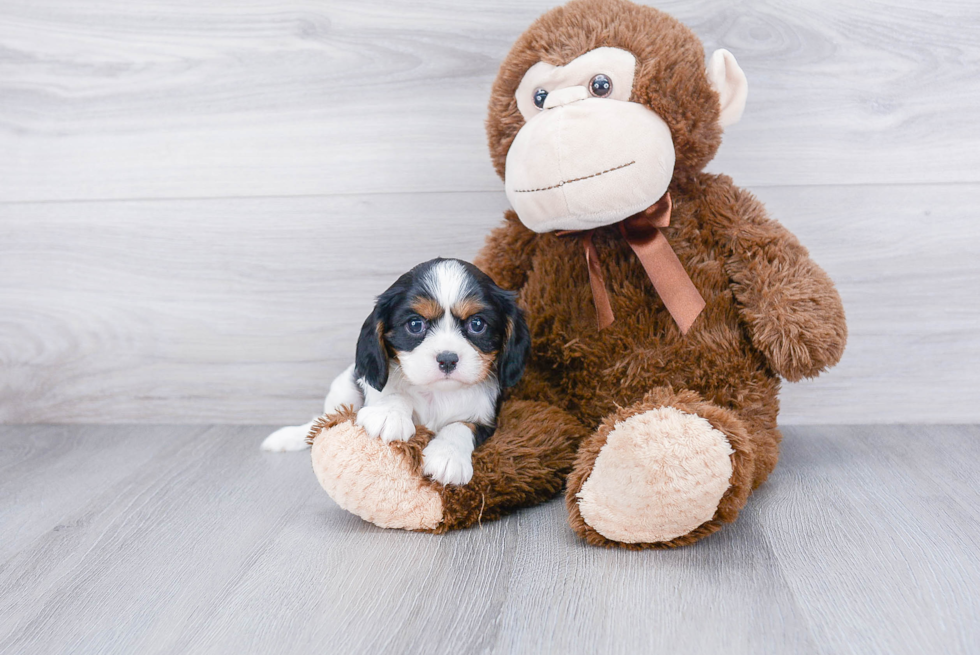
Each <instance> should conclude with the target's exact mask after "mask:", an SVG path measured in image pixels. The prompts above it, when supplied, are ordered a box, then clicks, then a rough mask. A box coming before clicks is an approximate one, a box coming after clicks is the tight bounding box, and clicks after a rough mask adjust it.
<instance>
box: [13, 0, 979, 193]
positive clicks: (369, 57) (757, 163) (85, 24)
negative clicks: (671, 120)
mask: <svg viewBox="0 0 980 655" xmlns="http://www.w3.org/2000/svg"><path fill="white" fill-rule="evenodd" d="M554 4H556V3H553V2H542V1H540V0H535V1H530V2H527V1H524V0H521V1H517V0H494V1H493V2H481V3H464V2H439V1H424V2H404V3H399V2H391V1H373V2H362V1H361V0H346V1H334V2H315V1H290V2H271V1H270V0H248V1H242V0H234V1H232V0H222V1H220V2H208V3H206V4H201V3H195V2H186V1H185V2H176V3H173V2H168V3H163V2H150V3H133V2H125V1H124V0H97V1H93V2H86V3H84V4H83V5H78V4H76V3H71V2H66V1H65V0H8V1H7V2H4V3H3V6H2V7H0V97H2V98H3V101H2V103H0V152H3V153H5V154H4V157H3V158H2V159H0V180H2V182H0V185H2V186H0V200H6V201H13V200H39V201H49V200H54V199H58V200H78V199H120V198H126V199H129V198H172V197H180V198H183V197H227V196H255V195H322V194H335V193H377V192H406V191H475V190H476V191H488V190H496V189H499V188H500V183H499V181H498V180H497V179H496V178H495V176H494V174H493V171H492V169H491V167H490V164H489V161H488V156H487V153H486V146H485V143H484V135H483V119H484V117H485V107H486V102H487V97H488V94H489V89H490V84H491V82H492V80H493V77H494V75H495V74H496V70H497V67H498V65H499V63H500V61H501V59H502V58H503V56H504V55H505V54H506V52H507V50H508V49H509V47H510V45H511V44H512V43H513V41H514V40H515V39H516V38H517V36H518V35H519V34H520V33H521V32H522V31H523V30H524V29H525V27H526V26H527V25H528V24H530V22H531V21H532V20H533V19H534V18H535V17H537V16H538V15H539V14H540V13H541V12H542V11H544V10H545V9H547V8H548V7H550V6H552V5H554ZM658 4H659V6H661V8H663V9H665V10H667V11H668V12H670V13H672V14H674V15H675V16H677V17H678V18H680V19H681V20H683V21H685V22H686V23H687V24H689V25H690V26H691V27H692V28H693V29H694V30H695V31H696V32H697V33H698V34H699V36H701V37H702V38H703V39H704V40H705V43H706V46H707V48H708V49H709V50H710V49H713V48H716V47H727V48H729V49H730V50H731V51H732V52H734V53H735V54H736V55H737V57H738V58H739V60H740V62H741V63H742V65H743V67H744V69H745V70H746V73H747V75H748V78H749V81H750V85H751V92H750V95H749V105H748V108H747V110H746V113H745V118H744V120H743V122H742V123H741V124H739V125H737V126H735V127H733V128H732V129H731V130H730V133H729V135H728V136H727V138H726V146H725V147H724V148H723V150H722V153H721V154H720V156H719V158H718V160H717V161H716V162H715V164H714V165H713V168H714V169H716V170H722V171H725V172H728V173H730V174H733V175H735V176H736V178H737V179H739V180H740V181H741V182H742V183H743V184H748V185H759V184H797V185H800V184H855V183H903V184H910V183H911V184H914V183H922V182H930V183H939V182H980V154H978V153H980V149H978V148H977V147H976V142H977V139H978V134H977V128H976V126H977V124H978V123H980V78H978V76H977V75H976V74H975V71H976V69H977V66H978V65H980V41H978V40H977V39H976V38H975V35H976V34H977V33H978V32H980V12H977V11H976V6H975V3H973V2H971V1H969V0H959V1H957V0H944V1H942V2H933V3H929V4H928V5H923V4H922V3H919V2H912V1H911V0H893V1H889V2H887V3H852V2H846V1H844V0H834V1H832V2H817V1H816V0H809V1H807V2H800V3H793V4H791V5H787V4H778V3H768V2H759V3H752V4H746V3H738V4H732V3H728V2H723V1H722V0H701V1H699V2H681V1H680V0H675V1H667V2H662V3H658Z"/></svg>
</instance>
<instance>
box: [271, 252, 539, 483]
mask: <svg viewBox="0 0 980 655" xmlns="http://www.w3.org/2000/svg"><path fill="white" fill-rule="evenodd" d="M529 350H530V335H529V334H528V329H527V324H526V323H525V321H524V314H523V312H522V311H521V310H520V309H519V308H518V307H517V304H516V302H515V296H514V294H513V293H512V292H509V291H504V290H503V289H501V288H500V287H498V286H497V285H496V284H494V283H493V281H492V280H491V279H490V278H489V277H488V276H487V275H486V274H485V273H483V272H482V271H481V270H480V269H478V268H476V267H475V266H473V265H472V264H469V263H467V262H464V261H460V260H458V259H433V260H431V261H428V262H425V263H424V264H419V265H418V266H416V267H415V268H413V269H412V270H410V271H409V272H407V273H405V274H404V275H402V276H401V277H400V278H398V280H397V281H396V282H395V283H394V284H393V285H391V287H390V288H389V289H388V290H387V291H385V292H384V293H383V294H381V295H380V296H379V297H378V299H377V303H376V304H375V306H374V311H372V312H371V315H370V316H368V317H367V320H365V321H364V326H363V327H362V328H361V334H360V337H359V338H358V340H357V352H356V356H355V363H354V364H353V365H352V366H350V367H349V368H348V369H347V370H345V371H344V372H343V373H341V374H340V375H339V376H337V378H336V379H335V380H334V381H333V383H332V384H331V385H330V393H329V394H327V398H326V401H325V402H324V411H325V412H328V413H329V412H333V411H336V410H338V409H340V408H341V407H342V406H343V405H350V406H352V407H353V408H354V409H355V410H357V424H358V425H360V426H362V427H363V428H364V430H365V431H366V432H367V433H368V434H370V435H371V436H373V437H380V438H381V439H382V440H383V441H385V442H391V441H407V440H408V439H410V438H412V436H413V435H414V434H415V426H416V425H424V426H425V427H427V428H428V429H429V430H431V431H432V432H434V433H435V437H433V438H432V440H431V441H430V442H429V444H428V445H427V446H426V447H425V450H424V451H423V452H422V457H423V472H424V473H425V474H426V475H428V476H430V477H431V478H433V479H434V480H436V481H438V482H441V483H443V484H466V483H467V482H469V481H470V479H471V478H472V477H473V464H472V454H473V449H474V448H475V447H476V446H478V445H480V444H481V443H483V442H484V441H486V440H487V438H489V437H490V435H492V434H493V432H494V429H495V426H496V418H497V411H498V410H499V407H500V399H501V392H502V391H503V390H504V389H506V388H508V387H512V386H514V385H515V384H517V382H518V381H519V380H520V379H521V376H522V375H523V374H524V363H525V360H526V359H527V355H528V351H529ZM311 426H312V422H311V423H307V424H306V425H301V426H295V427H286V428H282V429H280V430H277V431H276V432H274V433H272V434H271V435H269V436H268V437H267V438H266V440H265V441H264V442H263V443H262V448H263V449H265V450H277V451H281V450H299V449H301V448H303V447H305V444H306V435H307V433H308V432H309V430H310V428H311Z"/></svg>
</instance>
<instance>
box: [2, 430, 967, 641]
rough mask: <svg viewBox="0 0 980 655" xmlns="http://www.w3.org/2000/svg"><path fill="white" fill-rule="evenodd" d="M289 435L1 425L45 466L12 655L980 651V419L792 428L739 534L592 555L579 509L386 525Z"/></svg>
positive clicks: (5, 521) (18, 558)
mask: <svg viewBox="0 0 980 655" xmlns="http://www.w3.org/2000/svg"><path fill="white" fill-rule="evenodd" d="M267 429H268V428H264V427H237V428H236V427H220V426H219V427H211V428H202V427H170V428H167V427H162V426H114V427H95V426H74V427H69V428H65V427H47V426H24V427H20V426H5V427H4V426H0V462H8V461H9V462H17V464H14V468H19V467H20V466H22V464H23V462H25V461H27V460H30V461H31V462H33V463H32V464H31V467H32V470H31V473H30V474H29V475H26V474H25V475H21V476H19V477H18V478H17V479H16V480H8V479H6V478H4V479H2V481H0V533H2V534H4V535H5V537H6V535H8V534H10V531H11V530H10V528H11V523H10V521H11V516H14V517H15V519H14V520H17V521H20V519H19V518H16V517H21V516H28V515H30V514H31V513H34V514H35V515H36V516H37V521H36V522H32V523H28V524H26V526H24V528H22V529H24V530H26V532H25V538H23V539H20V540H19V541H18V542H17V543H16V544H15V545H14V546H13V547H7V544H4V551H3V553H2V555H0V588H2V589H4V594H2V595H0V652H4V653H7V652H10V653H19V654H24V655H27V654H31V653H73V652H99V653H132V652H146V651H148V650H152V651H155V652H181V653H225V652H227V653H232V652H261V653H303V652H312V651H322V650H323V649H325V648H327V649H329V650H330V651H331V652H345V653H378V652H399V653H450V652H455V653H464V652H465V653H596V652H602V653H636V652H685V653H690V654H691V655H698V654H699V653H718V652H725V653H730V654H732V655H738V654H740V653H792V654H794V655H796V654H800V653H806V654H809V653H828V654H829V653H833V654H835V655H836V654H840V653H845V654H848V653H861V654H865V653H888V654H891V655H902V654H905V653H910V654H912V653H914V654H916V655H918V654H919V653H932V652H943V653H950V654H960V653H963V654H967V653H972V652H975V646H976V644H977V643H978V642H980V619H978V617H980V597H978V596H977V594H976V593H975V590H976V587H977V585H978V584H980V564H978V562H980V558H978V556H977V555H978V543H980V512H978V509H977V508H978V507H980V482H978V479H977V477H976V475H975V472H976V470H977V467H978V466H980V429H978V428H977V427H975V426H960V427H953V426H930V427H913V426H890V427H881V426H877V427H841V426H835V427H832V426H810V427H797V428H791V429H788V430H787V434H786V440H785V442H784V455H783V462H782V465H781V466H780V467H779V468H777V469H776V472H775V473H774V474H773V476H772V477H771V478H770V480H769V482H767V483H766V485H765V486H763V487H762V488H761V489H760V490H759V491H758V492H757V493H756V494H755V496H754V497H753V499H752V500H751V501H750V503H749V505H748V507H747V508H746V510H745V511H744V512H743V513H742V516H741V518H740V519H739V521H738V522H737V523H736V524H735V525H733V526H730V527H728V528H726V529H725V530H723V531H721V532H720V533H718V534H717V535H714V536H712V537H710V538H708V539H706V540H704V541H702V542H699V543H698V544H697V545H695V546H692V547H689V548H683V549H679V550H675V551H665V552H661V551H647V552H624V551H619V550H603V549H597V548H591V547H587V546H585V545H583V544H582V542H580V541H579V540H577V539H576V538H575V537H574V535H573V534H572V532H571V530H570V529H569V528H568V526H567V524H566V520H565V513H564V509H563V506H562V504H561V502H552V503H549V504H546V505H543V506H540V507H537V508H532V509H529V510H525V511H522V512H520V513H518V514H516V515H514V516H511V517H509V518H507V519H505V520H503V521H499V522H495V523H490V524H486V525H484V526H483V527H482V528H475V529H472V530H468V531H464V532H457V533H451V534H447V535H442V536H432V535H425V534H414V533H406V532H400V531H385V530H381V529H378V528H375V527H373V526H371V525H369V524H367V523H364V522H362V521H360V520H359V519H357V518H356V517H354V516H353V515H350V514H348V513H346V512H344V511H343V510H341V509H340V508H338V507H337V506H336V505H335V504H333V502H332V501H330V499H329V498H328V497H327V496H326V495H325V494H324V493H323V492H322V491H321V490H320V489H319V487H318V486H317V484H316V481H315V478H314V476H313V475H311V473H310V470H309V459H308V454H306V453H296V454H291V455H275V454H268V453H261V452H260V451H259V450H258V449H257V448H256V445H257V443H258V441H259V440H260V439H261V437H262V436H263V435H264V434H265V433H266V431H267ZM165 432H169V434H167V435H164V433H165ZM150 443H155V444H156V446H153V447H152V448H150V447H149V446H148V444H150ZM100 449H101V451H102V452H103V453H104V454H105V455H106V457H105V458H104V459H102V460H99V459H98V457H97V454H98V453H99V451H100ZM60 450H71V451H75V452H77V453H88V455H86V456H85V457H79V458H78V459H79V461H80V466H79V468H78V470H76V471H74V472H72V473H71V474H70V476H73V480H72V481H70V482H69V484H70V485H80V484H81V483H83V482H87V483H88V486H89V487H90V489H91V491H90V492H89V493H87V494H82V495H81V496H76V495H69V494H65V493H63V492H62V490H61V489H60V487H61V484H62V482H63V481H64V479H65V471H64V469H63V466H64V462H65V461H66V460H67V459H69V457H67V456H66V457H58V456H57V452H58V451H60ZM150 450H152V452H153V456H152V457H151V458H149V459H147V458H146V457H145V456H143V455H141V454H140V453H144V454H145V453H149V452H150ZM124 452H130V453H132V454H133V457H132V458H131V459H129V460H127V459H126V458H125V457H124V456H123V453H124ZM52 455H53V456H52ZM100 462H101V464H100ZM32 488H33V489H34V491H32V490H31V489H32ZM40 489H46V490H47V492H46V493H45V492H42V493H38V492H37V490H40ZM12 513H13V514H12Z"/></svg>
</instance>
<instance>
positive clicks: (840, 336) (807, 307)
mask: <svg viewBox="0 0 980 655" xmlns="http://www.w3.org/2000/svg"><path fill="white" fill-rule="evenodd" d="M731 190H732V195H731V196H730V197H731V198H732V201H733V206H732V210H733V211H732V212H731V215H730V217H729V218H730V219H732V220H731V222H729V223H728V225H726V230H725V231H727V232H728V241H729V247H730V254H729V256H728V258H727V262H726V269H727V272H728V276H729V278H730V279H731V280H732V288H733V290H734V293H735V298H736V300H737V301H738V304H739V313H740V315H741V318H742V320H743V321H744V322H745V324H746V326H747V327H748V332H749V336H750V338H751V339H752V342H753V344H755V346H756V347H757V348H758V349H759V350H760V351H762V353H763V354H764V355H765V356H766V358H767V359H768V360H769V365H770V366H771V367H772V369H773V370H774V371H775V372H776V373H778V374H779V375H781V376H783V377H784V378H786V379H787V380H790V381H793V382H795V381H797V380H799V379H801V378H804V377H814V376H816V375H818V374H819V373H820V372H821V371H824V370H826V369H828V368H830V367H831V366H833V365H834V364H836V363H837V362H838V361H840V358H841V355H843V353H844V344H845V343H846V341H847V324H846V323H845V320H844V306H843V304H842V303H841V299H840V295H839V294H838V293H837V289H836V288H835V287H834V283H833V282H832V281H831V279H830V277H829V276H828V275H827V274H826V273H825V272H824V271H823V269H821V268H820V267H819V266H817V264H816V263H815V262H814V261H813V260H812V259H810V255H809V253H808V252H807V249H806V248H805V247H803V245H802V244H800V242H799V241H798V240H797V238H796V237H795V236H794V235H793V234H792V233H791V232H790V231H789V230H787V229H786V228H784V227H783V226H782V225H780V224H779V223H777V222H776V221H773V220H771V219H770V218H769V217H768V216H767V215H766V210H765V208H764V207H763V205H762V203H761V202H759V201H758V200H756V198H755V197H754V196H753V195H752V194H751V193H749V192H747V191H743V190H741V189H738V188H737V187H734V186H732V187H731Z"/></svg>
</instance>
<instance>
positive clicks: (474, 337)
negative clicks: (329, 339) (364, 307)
mask: <svg viewBox="0 0 980 655" xmlns="http://www.w3.org/2000/svg"><path fill="white" fill-rule="evenodd" d="M529 350H530V335H529V333H528V329H527V324H526V323H525V322H524V314H523V312H522V311H521V310H520V309H519V308H518V307H517V303H516V301H515V295H514V294H513V293H512V292H509V291H504V290H503V289H501V288H500V287H498V286H497V285H496V284H494V283H493V281H492V280H491V279H490V278H489V277H488V276H487V275H486V274H484V273H483V272H482V271H481V270H480V269H478V268H476V267H475V266H473V265H472V264H469V263H467V262H463V261H460V260H458V259H433V260H432V261H428V262H425V263H424V264H419V265H418V266H416V267H415V268H413V269H412V270H410V271H409V272H408V273H405V274H404V275H402V276H401V277H400V278H398V280H397V281H396V282H395V283H394V284H393V285H391V287H390V288H389V289H388V290H387V291H385V292H384V293H383V294H381V295H380V296H379V297H378V301H377V304H376V305H375V307H374V311H372V312H371V315H370V316H368V318H367V320H365V321H364V326H363V327H362V328H361V335H360V337H359V338H358V340H357V357H356V361H355V372H356V375H357V377H358V378H359V379H360V378H363V379H364V380H365V381H366V382H367V383H368V384H370V385H371V386H372V387H374V388H375V389H379V390H380V389H382V388H384V386H385V383H386V382H387V381H388V369H389V366H390V365H391V363H393V362H396V363H397V364H398V365H399V366H400V367H401V370H402V372H403V373H404V375H405V377H406V378H407V379H408V381H409V382H410V383H411V384H413V385H416V386H425V387H431V388H433V389H440V388H442V389H452V388H457V387H461V386H465V385H470V384H478V383H480V382H483V381H484V380H486V379H487V378H488V377H490V376H495V377H496V379H497V381H498V383H499V384H500V386H501V387H512V386H514V385H515V384H517V382H518V381H519V380H520V379H521V376H522V375H523V374H524V362H525V360H526V359H527V355H528V352H529Z"/></svg>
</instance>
